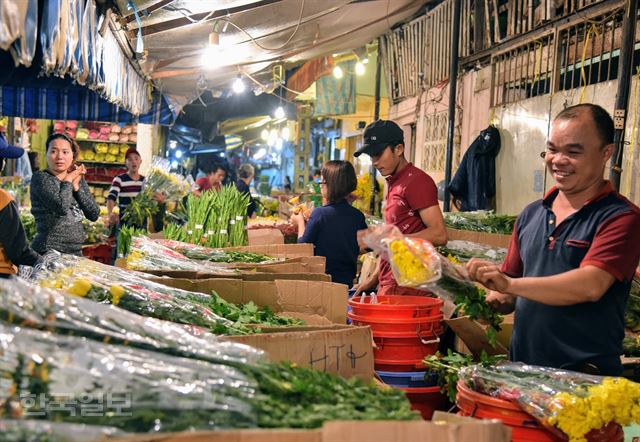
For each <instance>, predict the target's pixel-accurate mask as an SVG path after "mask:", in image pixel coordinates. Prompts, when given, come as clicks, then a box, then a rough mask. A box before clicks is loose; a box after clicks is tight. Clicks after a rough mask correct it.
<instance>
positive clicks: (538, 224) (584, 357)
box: [502, 182, 640, 376]
mask: <svg viewBox="0 0 640 442" xmlns="http://www.w3.org/2000/svg"><path fill="white" fill-rule="evenodd" d="M558 192H559V191H558V189H556V188H555V187H554V188H552V189H551V190H550V191H549V193H547V195H545V197H544V198H543V199H542V200H539V201H536V202H534V203H532V204H530V205H529V206H527V207H526V208H525V209H524V210H523V211H522V213H521V214H520V215H519V216H518V220H517V221H516V226H515V229H514V231H513V236H512V239H511V245H510V246H509V252H508V254H507V257H506V259H505V262H504V264H503V266H502V270H503V272H505V273H506V274H508V275H509V276H512V277H515V278H518V277H540V276H551V275H557V274H559V273H564V272H568V271H570V270H573V269H577V268H580V267H585V266H595V267H598V268H600V269H603V270H605V271H606V272H608V273H610V274H611V275H612V276H613V277H615V281H614V283H613V284H612V285H611V287H610V288H609V289H608V290H607V291H606V293H605V294H604V295H603V296H602V297H601V298H600V299H599V300H598V301H596V302H583V303H579V304H574V305H567V306H554V305H548V304H543V303H540V302H536V301H532V300H529V299H526V298H522V297H518V298H516V312H515V318H516V320H515V324H514V329H513V337H512V339H511V348H510V358H511V360H513V361H518V362H524V363H526V364H535V365H543V366H547V367H554V368H564V369H569V370H581V367H582V366H584V364H587V363H589V364H593V365H595V366H596V367H598V369H599V370H600V374H603V375H615V376H617V375H620V374H621V373H622V365H621V364H620V354H621V353H622V338H623V337H624V311H625V306H626V304H627V300H628V299H629V290H630V288H631V280H632V279H633V275H634V273H635V269H636V266H637V265H638V260H639V259H640V234H639V233H638V232H639V231H640V209H639V208H638V207H636V206H635V205H634V204H633V203H631V202H630V201H629V200H627V199H626V198H625V197H623V196H622V195H620V194H619V193H618V192H616V191H615V189H614V188H613V186H612V185H611V183H609V182H607V183H606V184H605V185H604V186H603V188H602V190H601V192H600V193H599V194H598V195H597V196H596V197H595V198H593V199H592V200H590V201H588V202H586V203H585V204H584V206H582V207H581V208H580V209H579V210H578V211H577V212H575V213H573V214H572V215H570V216H568V217H567V218H566V219H565V220H563V221H562V222H561V223H559V224H558V223H557V222H556V217H555V214H554V212H553V210H552V205H553V201H554V200H555V198H556V197H557V196H558Z"/></svg>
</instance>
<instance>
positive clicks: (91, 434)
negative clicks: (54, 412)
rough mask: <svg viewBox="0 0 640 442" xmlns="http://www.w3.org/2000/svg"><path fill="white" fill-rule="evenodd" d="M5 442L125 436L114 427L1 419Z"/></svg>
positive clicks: (76, 441)
mask: <svg viewBox="0 0 640 442" xmlns="http://www.w3.org/2000/svg"><path fill="white" fill-rule="evenodd" d="M0 434H2V441H3V442H96V441H98V440H103V439H105V438H107V437H119V436H124V435H125V434H126V433H124V432H122V431H120V430H118V429H117V428H114V427H102V426H97V425H85V424H66V423H63V422H49V421H43V420H35V419H14V420H11V419H0Z"/></svg>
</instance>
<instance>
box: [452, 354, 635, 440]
mask: <svg viewBox="0 0 640 442" xmlns="http://www.w3.org/2000/svg"><path fill="white" fill-rule="evenodd" d="M459 377H460V380H462V381H463V382H465V384H466V385H468V386H469V387H471V388H472V389H473V390H475V391H477V392H479V393H483V394H487V395H490V396H493V397H497V398H500V399H504V400H507V401H511V402H515V403H517V404H518V405H520V407H521V408H522V409H523V410H524V411H526V412H527V413H529V414H531V415H532V416H534V417H535V418H536V419H538V420H539V421H540V422H541V423H542V424H543V425H545V426H546V427H547V428H549V429H550V430H552V431H555V432H556V433H558V434H559V435H561V433H564V434H566V435H567V436H568V437H569V440H570V441H571V442H584V441H586V438H585V435H586V434H587V433H589V432H590V431H592V430H597V429H600V428H603V427H605V426H606V425H609V424H610V423H612V422H613V423H615V424H619V425H622V426H626V425H630V424H632V423H636V424H638V423H640V384H638V383H635V382H632V381H630V380H628V379H625V378H618V377H602V376H592V375H587V374H583V373H577V372H572V371H566V370H558V369H554V368H548V367H539V366H535V365H525V364H522V363H504V364H499V365H496V366H491V367H485V366H482V365H473V366H470V367H464V368H462V369H461V370H460V373H459Z"/></svg>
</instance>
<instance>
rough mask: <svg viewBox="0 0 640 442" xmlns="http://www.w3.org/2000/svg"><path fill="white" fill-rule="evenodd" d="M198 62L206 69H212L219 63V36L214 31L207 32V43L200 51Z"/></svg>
mask: <svg viewBox="0 0 640 442" xmlns="http://www.w3.org/2000/svg"><path fill="white" fill-rule="evenodd" d="M200 64H202V65H203V66H204V67H206V68H208V69H213V68H215V67H218V66H219V65H220V36H219V35H218V33H217V32H215V31H213V32H212V33H210V34H209V44H208V45H207V47H206V48H205V49H204V51H202V58H201V59H200Z"/></svg>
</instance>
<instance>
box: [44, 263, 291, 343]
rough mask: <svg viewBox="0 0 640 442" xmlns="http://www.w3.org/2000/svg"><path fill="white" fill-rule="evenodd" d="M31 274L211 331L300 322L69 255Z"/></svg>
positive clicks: (72, 291) (250, 330)
mask: <svg viewBox="0 0 640 442" xmlns="http://www.w3.org/2000/svg"><path fill="white" fill-rule="evenodd" d="M35 278H36V279H37V280H38V281H39V283H40V285H42V286H44V287H47V288H55V289H59V290H62V291H64V292H66V293H69V294H71V295H75V296H79V297H83V298H87V299H90V300H92V301H96V302H99V303H102V304H112V305H117V306H118V307H120V308H123V309H125V310H129V311H131V312H133V313H137V314H139V315H142V316H148V317H152V318H157V319H163V320H165V321H171V322H176V323H179V324H187V325H195V326H198V327H202V328H203V329H206V330H209V331H211V332H212V333H215V334H225V335H242V334H250V333H260V332H261V329H260V328H259V326H286V325H301V324H302V321H300V320H298V319H294V318H288V317H284V316H280V315H276V314H275V313H273V312H272V311H271V310H269V309H268V308H266V307H264V308H258V307H257V306H256V305H255V304H253V303H251V302H250V303H247V304H245V305H243V306H241V307H237V306H235V305H233V304H231V303H228V302H226V301H224V300H223V299H222V298H221V297H220V296H218V295H217V294H216V293H212V294H211V295H206V294H204V293H199V292H190V291H187V290H181V289H177V288H173V287H167V286H165V285H162V284H158V283H155V282H153V281H148V280H147V279H145V278H144V275H143V274H139V273H137V272H133V271H127V270H123V269H119V268H116V267H112V266H108V265H105V264H101V263H98V262H95V261H90V260H88V259H85V258H79V257H76V256H71V255H62V256H54V255H51V256H48V257H47V259H46V261H45V264H44V265H43V266H42V268H40V269H38V271H37V272H36V276H35Z"/></svg>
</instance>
